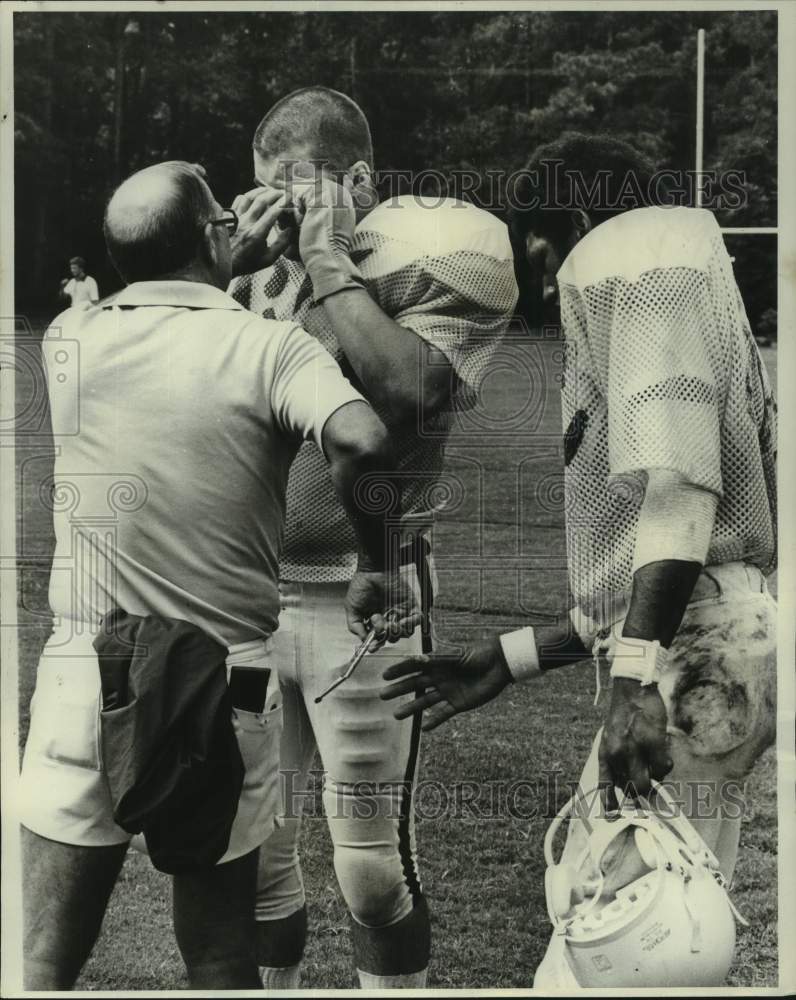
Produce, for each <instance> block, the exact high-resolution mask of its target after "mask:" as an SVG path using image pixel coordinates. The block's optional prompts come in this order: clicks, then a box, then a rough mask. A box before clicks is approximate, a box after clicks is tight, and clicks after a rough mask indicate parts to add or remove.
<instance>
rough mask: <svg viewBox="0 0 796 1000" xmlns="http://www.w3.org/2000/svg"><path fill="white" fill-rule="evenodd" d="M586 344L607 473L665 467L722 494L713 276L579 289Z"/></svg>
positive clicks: (674, 274) (686, 271) (665, 275)
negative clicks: (601, 409)
mask: <svg viewBox="0 0 796 1000" xmlns="http://www.w3.org/2000/svg"><path fill="white" fill-rule="evenodd" d="M584 298H585V303H586V313H587V317H588V318H587V324H588V329H589V347H590V351H591V356H592V358H593V360H594V363H595V365H596V367H597V369H598V377H599V379H600V381H601V383H602V385H603V390H604V392H605V395H606V398H607V401H608V452H609V455H608V461H609V467H610V472H611V474H612V475H620V474H623V473H629V472H634V471H641V470H649V469H669V470H672V471H674V472H677V473H679V474H680V475H681V476H682V477H683V478H684V479H685V480H686V481H687V482H689V483H691V484H693V485H694V486H700V487H702V488H704V489H707V490H711V491H712V492H714V493H717V494H718V495H721V493H722V474H721V441H720V415H721V407H722V395H723V392H722V384H721V371H722V365H723V366H724V368H725V370H726V367H727V364H726V359H725V361H724V362H723V361H722V358H721V349H720V342H719V340H718V337H717V335H716V318H715V316H714V315H713V306H712V298H711V294H710V282H709V277H708V275H707V274H706V272H705V271H703V270H701V269H699V268H693V267H667V268H659V269H655V270H651V271H648V272H645V273H644V274H642V275H640V276H639V277H638V278H637V279H636V280H634V281H625V280H624V279H610V280H608V281H605V282H601V283H599V284H597V285H595V286H592V287H589V288H586V289H585V290H584Z"/></svg>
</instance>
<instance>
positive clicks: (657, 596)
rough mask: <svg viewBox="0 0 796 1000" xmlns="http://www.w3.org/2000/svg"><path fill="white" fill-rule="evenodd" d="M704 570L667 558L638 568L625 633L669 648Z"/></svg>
mask: <svg viewBox="0 0 796 1000" xmlns="http://www.w3.org/2000/svg"><path fill="white" fill-rule="evenodd" d="M701 570H702V564H701V563H698V562H686V561H684V560H680V559H664V560H661V561H660V562H654V563H648V564H647V565H646V566H642V567H640V568H639V569H637V570H636V572H635V574H634V576H633V590H632V593H631V597H630V607H629V608H628V612H627V617H626V618H625V624H624V628H623V630H622V634H623V635H626V636H629V637H631V638H634V639H646V640H648V641H649V642H654V641H656V640H657V641H658V642H659V643H660V644H661V645H662V646H663V647H665V648H667V649H668V647H669V646H670V645H671V644H672V640H673V639H674V637H675V635H676V634H677V630H678V629H679V628H680V623H681V622H682V620H683V615H684V614H685V609H686V607H687V606H688V602H689V601H690V600H691V594H692V593H693V591H694V586H695V585H696V582H697V579H698V577H699V574H700V572H701Z"/></svg>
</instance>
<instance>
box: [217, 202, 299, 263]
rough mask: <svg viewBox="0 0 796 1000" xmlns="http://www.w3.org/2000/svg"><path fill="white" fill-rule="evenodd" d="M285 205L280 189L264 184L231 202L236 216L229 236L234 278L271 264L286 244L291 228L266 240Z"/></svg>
mask: <svg viewBox="0 0 796 1000" xmlns="http://www.w3.org/2000/svg"><path fill="white" fill-rule="evenodd" d="M286 206H287V198H286V196H285V193H284V192H283V191H279V190H277V189H276V188H266V187H259V188H254V190H252V191H247V192H246V193H245V194H239V195H238V196H237V198H236V199H235V200H234V201H233V202H232V209H233V211H234V212H235V214H236V215H237V216H238V230H237V232H236V233H235V235H234V236H233V237H231V239H230V248H231V250H232V276H233V278H234V277H237V276H238V275H241V274H252V273H253V272H254V271H260V270H261V269H262V268H264V267H270V266H271V264H273V263H274V261H275V260H276V259H277V258H278V257H280V256H281V255H282V253H283V252H284V250H285V249H286V248H287V247H288V245H289V243H290V239H291V234H290V232H284V231H283V232H280V233H278V235H277V237H276V239H275V240H273V241H272V242H271V243H270V244H269V243H268V234H269V233H270V232H271V230H272V229H273V227H274V224H275V223H276V221H277V219H278V218H279V216H280V214H281V213H283V212H284V211H285V208H286Z"/></svg>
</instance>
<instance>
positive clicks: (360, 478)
mask: <svg viewBox="0 0 796 1000" xmlns="http://www.w3.org/2000/svg"><path fill="white" fill-rule="evenodd" d="M394 468H395V465H394V458H393V454H392V449H391V448H390V447H389V446H386V445H385V447H384V448H382V449H381V450H379V451H371V452H368V453H366V454H355V453H342V454H339V455H338V456H337V457H336V458H335V459H334V461H332V462H331V464H330V472H331V476H332V482H333V483H334V487H335V489H336V491H337V495H338V496H339V497H340V500H341V502H342V504H343V506H344V507H345V510H346V513H347V514H348V518H349V521H350V522H351V526H352V527H353V529H354V533H355V535H356V538H357V547H358V551H359V565H360V568H362V569H368V570H374V571H375V570H383V569H386V568H388V564H389V561H390V552H389V548H390V534H389V520H390V517H391V516H392V518H393V519H397V517H398V510H399V507H400V496H399V495H398V493H397V487H396V479H395V476H394V475H392V474H391V473H392V470H393V469H394Z"/></svg>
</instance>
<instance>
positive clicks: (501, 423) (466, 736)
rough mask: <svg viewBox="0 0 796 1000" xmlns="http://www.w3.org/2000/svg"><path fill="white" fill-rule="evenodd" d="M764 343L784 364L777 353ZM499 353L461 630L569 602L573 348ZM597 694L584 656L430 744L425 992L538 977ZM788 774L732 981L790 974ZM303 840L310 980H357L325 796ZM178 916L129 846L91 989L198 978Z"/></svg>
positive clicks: (23, 671)
mask: <svg viewBox="0 0 796 1000" xmlns="http://www.w3.org/2000/svg"><path fill="white" fill-rule="evenodd" d="M35 339H36V338H35V337H32V338H31V341H35ZM764 354H765V356H766V361H767V363H768V364H769V366H770V367H771V368H772V369H773V368H775V363H776V354H775V351H774V350H766V351H764ZM30 356H31V358H33V357H34V356H35V349H34V348H33V346H32V347H31V352H30ZM503 360H504V363H501V365H500V366H499V370H498V371H496V373H495V375H494V376H492V377H491V378H490V379H489V380H488V382H487V384H486V386H485V391H484V402H483V404H482V407H481V409H480V410H479V411H477V412H476V413H475V414H470V415H469V416H464V417H462V420H461V426H460V427H458V428H457V430H456V431H455V432H454V434H453V437H452V442H451V445H450V447H449V449H448V459H447V465H446V470H447V477H446V485H447V487H448V489H449V492H450V496H451V508H452V509H451V512H450V513H449V514H448V515H446V516H445V517H444V518H442V519H441V521H440V524H439V526H438V529H437V553H438V565H439V578H440V592H441V600H440V604H439V608H438V611H437V625H436V628H437V631H438V633H439V635H440V636H441V637H442V638H444V639H448V640H452V641H455V640H464V639H468V638H473V637H476V636H479V635H482V634H486V633H488V632H491V631H493V630H496V629H502V628H506V627H511V626H512V625H514V626H515V627H516V626H518V625H519V624H522V623H529V622H533V621H538V620H540V618H541V617H543V616H544V615H547V614H550V613H551V612H554V611H555V609H556V608H557V607H559V606H560V602H561V600H562V596H563V592H564V579H565V564H564V543H563V515H562V510H561V497H560V473H561V455H560V415H559V412H558V393H557V391H556V382H555V379H556V376H557V374H559V373H560V364H561V358H560V344H559V343H558V342H557V341H555V340H531V339H530V338H528V337H527V336H525V337H524V338H523V339H522V340H521V341H518V342H517V343H512V344H510V345H509V346H508V347H507V349H506V352H505V357H504V359H503ZM34 367H35V366H34V365H33V363H32V365H31V368H30V371H29V372H28V373H27V374H26V373H25V372H22V373H21V374H20V377H19V381H18V384H19V388H18V395H19V399H20V406H23V404H25V403H26V402H29V401H30V399H31V394H32V392H33V389H34V388H35V381H36V377H37V376H36V374H35V370H34ZM26 419H27V418H26ZM31 426H32V425H31ZM46 430H47V428H46V422H45V424H44V426H42V427H41V428H40V431H41V433H40V434H31V433H28V434H25V435H22V436H20V438H19V441H20V447H19V450H18V469H19V479H18V483H19V495H20V500H21V502H20V512H19V534H20V543H19V545H20V552H19V554H20V568H21V573H20V579H21V585H22V586H21V590H22V593H21V609H20V621H21V626H22V628H21V632H20V636H21V662H20V711H21V735H22V737H23V738H24V733H25V730H26V725H27V709H28V702H29V700H30V695H31V692H32V689H33V684H34V680H35V669H36V662H37V658H38V655H39V652H40V649H41V646H42V644H43V642H44V641H45V638H46V635H47V603H46V587H47V579H48V574H49V559H50V557H51V553H52V544H53V539H52V528H51V524H50V523H49V519H48V515H47V513H46V511H45V510H44V507H43V506H42V503H41V501H40V499H39V492H38V491H39V485H40V483H41V482H42V481H43V479H44V477H45V476H46V475H47V473H48V471H49V470H50V468H51V463H52V447H51V445H50V444H49V443H48V440H47V437H46ZM593 698H594V677H593V672H592V670H591V667H590V664H588V663H585V664H582V665H580V666H577V667H572V668H569V669H565V670H560V671H558V672H556V673H555V674H553V675H550V676H548V677H546V678H545V680H544V681H543V682H539V683H536V684H528V685H524V686H518V687H512V688H510V689H509V690H508V691H507V692H505V693H504V694H503V696H502V697H501V698H499V699H498V700H497V701H495V702H493V703H492V704H491V705H489V706H488V707H487V708H485V709H483V710H481V711H480V712H478V713H474V714H471V715H468V716H459V717H457V718H456V719H454V720H453V721H452V722H451V723H449V724H448V725H447V726H444V727H443V728H442V729H441V730H439V731H438V732H436V733H434V734H431V735H430V736H428V737H427V738H426V739H425V742H424V744H423V747H422V761H421V768H420V774H421V778H422V779H423V784H422V785H421V787H420V790H419V794H418V799H417V805H418V825H417V837H418V843H419V853H420V858H421V873H422V877H423V882H424V888H425V891H426V893H427V896H428V899H429V902H430V905H431V910H432V921H433V936H434V943H433V958H432V964H431V969H430V975H429V985H430V986H437V987H457V988H461V989H474V988H484V987H518V988H528V987H529V986H530V984H531V981H532V975H533V970H534V967H535V965H536V963H537V962H538V960H539V958H540V957H541V955H542V952H543V950H544V948H545V945H546V942H547V940H548V936H549V930H550V928H549V925H548V921H547V916H546V910H545V902H544V892H543V872H544V861H543V857H542V838H543V835H544V832H545V830H546V827H547V823H548V819H547V818H546V816H547V815H549V809H550V806H551V805H553V804H557V805H561V804H562V803H563V801H564V800H565V798H566V797H567V792H566V788H567V783H568V782H573V781H575V780H576V779H577V776H578V774H579V769H580V763H581V761H582V760H583V759H584V757H585V755H586V752H587V750H588V747H589V745H590V742H591V739H592V735H593V733H594V731H595V729H596V727H597V726H598V724H599V721H600V716H601V711H602V709H603V708H604V704H603V705H601V706H600V707H598V708H595V707H594V706H593V704H592V702H593ZM775 772H776V764H775V757H774V755H773V753H771V752H770V753H768V754H767V755H766V756H765V757H764V759H763V760H762V761H761V763H760V765H759V768H758V771H757V772H756V776H755V780H754V782H753V783H752V784H751V785H750V787H749V798H748V811H747V815H746V818H745V821H744V824H743V830H742V836H741V859H740V864H739V869H738V872H737V875H736V885H735V892H734V898H735V901H736V903H737V905H738V907H739V909H740V910H741V911H742V912H743V913H744V914H745V916H746V917H747V919H748V920H749V921H750V926H749V927H748V928H743V927H740V928H739V937H738V948H737V959H736V963H735V966H734V967H733V970H732V974H731V980H730V981H731V983H732V985H735V986H745V987H763V986H774V985H776V982H777V927H776V919H777V902H776V886H777V866H776V842H777V832H776V831H777V809H776V797H775V788H776V773H775ZM511 782H515V784H514V786H513V788H512V787H509V786H510V784H511ZM443 806H444V808H442V807H443ZM510 807H511V808H510ZM302 846H303V859H304V872H305V881H306V884H307V890H308V897H309V909H310V939H309V947H308V951H307V955H306V963H305V970H304V978H303V981H302V986H304V987H307V988H338V989H339V988H347V987H353V986H355V985H356V983H355V978H354V973H353V967H352V961H351V946H350V939H349V930H348V923H347V916H346V911H345V908H344V906H343V903H342V900H341V897H340V894H339V891H338V889H337V886H336V883H335V878H334V873H333V870H332V861H331V850H330V845H329V839H328V835H327V831H326V824H325V821H324V819H323V818H322V816H321V812H320V806H319V805H318V808H317V809H316V810H315V815H313V816H311V817H310V818H309V819H308V820H307V822H306V824H305V827H304V832H303V845H302ZM170 920H171V917H170V887H169V880H168V878H167V877H166V876H164V875H161V874H160V873H158V872H156V871H154V870H153V869H152V867H151V866H150V864H149V861H148V859H146V858H145V857H143V856H141V855H138V854H135V853H132V852H131V854H130V856H129V858H128V860H127V862H126V864H125V867H124V870H123V873H122V876H121V879H120V881H119V883H118V886H117V888H116V890H115V892H114V894H113V898H112V900H111V904H110V908H109V911H108V915H107V919H106V922H105V926H104V929H103V933H102V937H101V939H100V941H99V943H98V945H97V947H96V949H95V952H94V955H93V956H92V958H91V960H90V961H89V963H88V965H87V966H86V968H85V970H84V972H83V975H82V977H81V979H80V981H79V983H78V988H82V989H137V990H153V989H179V988H183V987H185V978H184V974H183V968H182V964H181V960H180V957H179V954H178V952H177V948H176V944H175V942H174V937H173V934H172V930H171V925H170Z"/></svg>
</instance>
